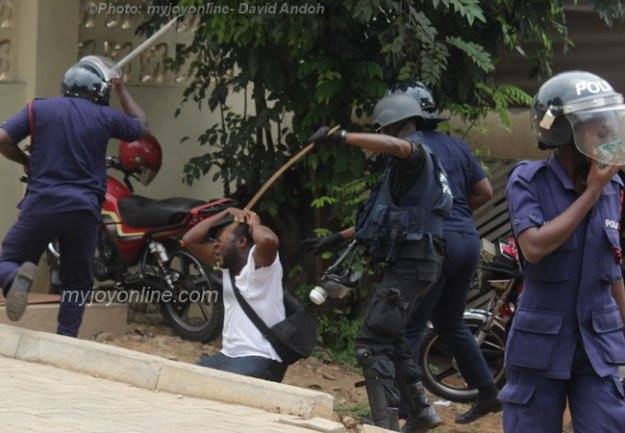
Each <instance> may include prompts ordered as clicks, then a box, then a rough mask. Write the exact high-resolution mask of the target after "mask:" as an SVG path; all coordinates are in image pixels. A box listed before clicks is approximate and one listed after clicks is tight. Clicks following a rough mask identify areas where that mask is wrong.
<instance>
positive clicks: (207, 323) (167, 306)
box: [161, 249, 224, 342]
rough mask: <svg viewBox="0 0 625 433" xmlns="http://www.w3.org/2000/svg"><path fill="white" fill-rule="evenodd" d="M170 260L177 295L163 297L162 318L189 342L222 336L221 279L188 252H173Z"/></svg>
mask: <svg viewBox="0 0 625 433" xmlns="http://www.w3.org/2000/svg"><path fill="white" fill-rule="evenodd" d="M169 257H170V260H169V262H168V263H167V267H168V269H169V270H170V274H171V276H172V280H173V284H174V287H175V292H174V293H172V296H171V297H169V296H162V297H161V311H162V313H163V316H164V317H165V319H166V320H167V322H168V323H169V325H170V326H171V327H172V328H173V329H174V330H175V331H176V333H177V334H178V335H180V337H182V338H184V339H186V340H192V341H202V342H206V341H210V340H214V339H215V338H217V336H219V334H221V329H222V325H223V317H224V306H223V302H222V299H221V293H222V290H221V275H216V273H215V271H212V270H211V269H209V268H207V267H205V266H204V265H202V263H201V262H200V261H199V259H197V258H196V257H195V256H194V255H193V254H191V253H189V252H187V251H185V250H181V249H178V250H175V251H171V252H169ZM161 284H163V283H161ZM164 287H167V285H166V284H164Z"/></svg>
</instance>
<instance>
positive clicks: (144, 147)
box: [119, 135, 163, 186]
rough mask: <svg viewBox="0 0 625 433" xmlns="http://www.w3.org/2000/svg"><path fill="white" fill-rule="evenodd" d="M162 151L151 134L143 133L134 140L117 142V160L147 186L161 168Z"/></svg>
mask: <svg viewBox="0 0 625 433" xmlns="http://www.w3.org/2000/svg"><path fill="white" fill-rule="evenodd" d="M162 161H163V151H162V150H161V145H160V143H159V142H158V140H156V138H154V136H152V135H144V136H143V137H141V138H139V139H138V140H136V141H132V142H127V141H121V142H120V143H119V162H120V164H121V166H122V167H123V168H124V170H126V171H127V172H128V173H132V174H134V175H136V176H137V178H138V179H139V181H140V182H141V183H142V184H143V185H145V186H147V185H149V184H150V182H152V180H153V179H154V177H155V176H156V174H157V173H158V171H159V170H160V169H161V163H162Z"/></svg>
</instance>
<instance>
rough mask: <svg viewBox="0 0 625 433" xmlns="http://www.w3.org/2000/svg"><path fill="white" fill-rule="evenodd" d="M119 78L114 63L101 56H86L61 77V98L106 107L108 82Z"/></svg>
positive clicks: (109, 91)
mask: <svg viewBox="0 0 625 433" xmlns="http://www.w3.org/2000/svg"><path fill="white" fill-rule="evenodd" d="M119 76H120V74H119V70H118V69H117V68H115V63H114V62H113V61H112V60H110V59H107V58H106V57H101V56H86V57H83V58H82V59H80V60H79V61H78V62H77V63H76V64H74V65H73V66H72V67H70V68H69V69H68V70H67V71H66V72H65V75H64V76H63V81H62V82H61V93H62V95H63V96H71V97H76V98H83V99H86V100H88V101H91V102H94V103H96V104H99V105H108V103H109V97H110V94H111V86H110V84H109V81H110V80H111V79H112V78H118V77H119Z"/></svg>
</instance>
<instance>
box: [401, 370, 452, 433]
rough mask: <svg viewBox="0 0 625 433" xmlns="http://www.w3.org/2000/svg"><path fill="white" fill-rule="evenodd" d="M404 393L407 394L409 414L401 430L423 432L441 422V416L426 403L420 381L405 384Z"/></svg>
mask: <svg viewBox="0 0 625 433" xmlns="http://www.w3.org/2000/svg"><path fill="white" fill-rule="evenodd" d="M406 393H407V395H408V409H409V415H408V420H407V421H406V425H405V426H404V428H403V429H402V432H405V433H425V432H427V431H428V430H431V429H433V428H436V427H438V426H439V425H441V424H442V423H443V420H442V419H441V417H440V416H438V414H437V413H436V411H435V410H434V408H433V407H432V406H430V403H428V399H427V396H426V395H425V388H423V384H422V383H421V382H416V383H411V384H409V385H406ZM402 394H403V392H402Z"/></svg>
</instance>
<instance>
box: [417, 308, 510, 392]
mask: <svg viewBox="0 0 625 433" xmlns="http://www.w3.org/2000/svg"><path fill="white" fill-rule="evenodd" d="M464 322H465V324H466V325H467V327H468V328H469V330H470V331H471V333H472V334H473V335H476V334H477V332H478V330H479V329H480V327H481V325H482V324H483V320H481V319H476V318H465V320H464ZM505 347H506V334H505V331H503V330H502V329H500V328H498V327H496V326H493V328H492V329H491V330H490V332H489V333H488V334H487V336H486V338H485V340H484V342H483V343H482V345H481V346H480V350H481V352H482V354H483V355H484V359H486V363H487V364H488V366H489V368H490V370H491V372H492V373H493V378H494V379H495V386H496V387H497V389H501V388H502V387H503V385H504V383H505V382H506V376H505V370H504V352H505ZM419 365H420V366H421V369H422V370H423V379H422V380H423V385H425V387H426V388H427V389H428V390H429V391H430V392H431V393H432V394H434V395H436V396H438V397H440V398H443V399H445V400H449V401H453V402H456V403H470V402H474V401H476V400H477V397H478V390H477V389H476V388H469V386H468V385H467V383H466V382H465V380H464V379H463V377H462V375H461V374H460V372H459V371H458V366H457V364H456V360H455V359H454V357H453V354H452V352H451V350H450V349H449V348H448V347H447V345H445V343H443V341H442V340H441V338H439V336H438V335H437V334H436V332H435V331H434V330H433V329H431V328H429V327H428V328H426V330H425V332H424V333H423V337H422V339H421V349H420V352H419Z"/></svg>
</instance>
